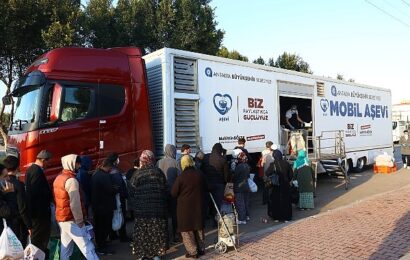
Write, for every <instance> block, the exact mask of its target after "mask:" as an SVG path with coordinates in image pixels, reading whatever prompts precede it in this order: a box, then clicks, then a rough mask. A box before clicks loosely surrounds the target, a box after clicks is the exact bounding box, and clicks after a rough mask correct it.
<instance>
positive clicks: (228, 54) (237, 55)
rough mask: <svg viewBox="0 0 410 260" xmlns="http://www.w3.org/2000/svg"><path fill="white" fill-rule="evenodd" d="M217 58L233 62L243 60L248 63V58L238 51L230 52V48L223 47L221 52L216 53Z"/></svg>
mask: <svg viewBox="0 0 410 260" xmlns="http://www.w3.org/2000/svg"><path fill="white" fill-rule="evenodd" d="M216 56H219V57H223V58H228V59H232V60H241V61H248V57H246V56H243V55H242V54H240V53H239V52H238V51H236V50H232V51H229V50H228V48H226V47H225V46H222V47H221V48H220V49H219V51H218V52H217V53H216Z"/></svg>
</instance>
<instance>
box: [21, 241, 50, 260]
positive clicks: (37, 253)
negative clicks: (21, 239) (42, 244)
mask: <svg viewBox="0 0 410 260" xmlns="http://www.w3.org/2000/svg"><path fill="white" fill-rule="evenodd" d="M27 242H28V245H27V246H26V249H24V260H44V259H45V258H46V255H45V254H44V252H43V251H41V249H40V248H38V247H36V246H35V245H33V244H32V243H31V240H30V236H29V237H28V240H27Z"/></svg>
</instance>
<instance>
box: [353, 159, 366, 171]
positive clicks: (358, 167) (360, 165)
mask: <svg viewBox="0 0 410 260" xmlns="http://www.w3.org/2000/svg"><path fill="white" fill-rule="evenodd" d="M365 165H366V158H365V157H361V158H359V159H357V163H356V167H355V168H354V171H355V172H362V171H363V170H364V166H365Z"/></svg>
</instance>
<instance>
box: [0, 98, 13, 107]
mask: <svg viewBox="0 0 410 260" xmlns="http://www.w3.org/2000/svg"><path fill="white" fill-rule="evenodd" d="M11 99H12V98H11V96H10V95H6V96H4V97H3V99H2V100H3V105H5V106H8V105H11V101H12V100H11Z"/></svg>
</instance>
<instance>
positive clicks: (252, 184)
mask: <svg viewBox="0 0 410 260" xmlns="http://www.w3.org/2000/svg"><path fill="white" fill-rule="evenodd" d="M248 185H249V189H250V190H251V192H257V191H258V186H257V185H256V183H255V182H254V181H253V180H252V178H248Z"/></svg>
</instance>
